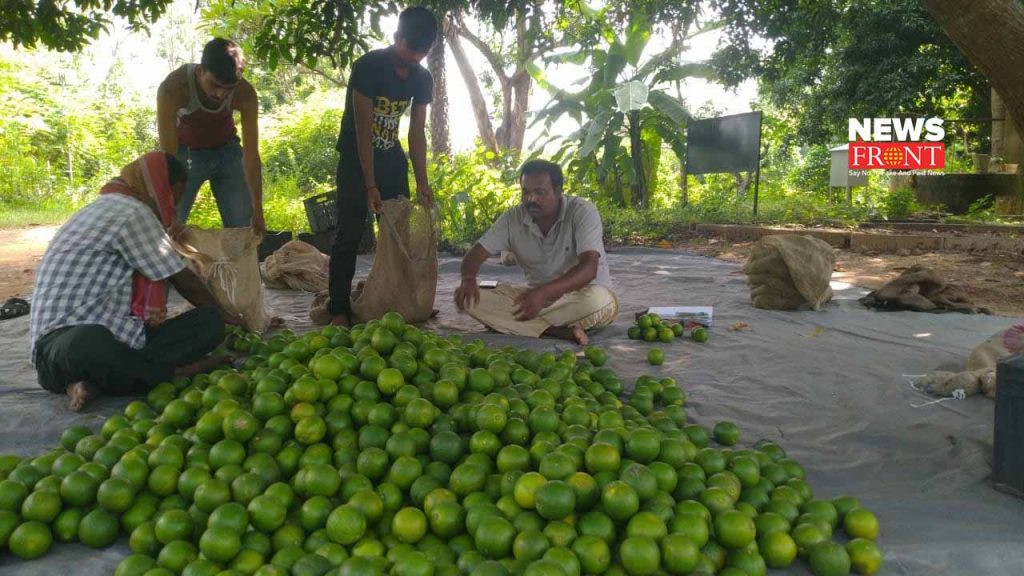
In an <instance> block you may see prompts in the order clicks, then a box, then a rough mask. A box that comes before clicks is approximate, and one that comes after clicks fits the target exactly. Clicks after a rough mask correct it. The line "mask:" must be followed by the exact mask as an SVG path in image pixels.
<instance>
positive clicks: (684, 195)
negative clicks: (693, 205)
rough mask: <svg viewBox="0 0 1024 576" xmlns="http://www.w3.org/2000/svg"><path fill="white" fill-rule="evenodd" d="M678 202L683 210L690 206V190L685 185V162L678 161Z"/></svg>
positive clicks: (682, 160)
mask: <svg viewBox="0 0 1024 576" xmlns="http://www.w3.org/2000/svg"><path fill="white" fill-rule="evenodd" d="M679 192H680V198H679V202H680V205H681V206H682V207H683V208H686V207H687V206H689V204H690V188H689V187H688V186H687V185H686V160H684V159H682V158H680V159H679Z"/></svg>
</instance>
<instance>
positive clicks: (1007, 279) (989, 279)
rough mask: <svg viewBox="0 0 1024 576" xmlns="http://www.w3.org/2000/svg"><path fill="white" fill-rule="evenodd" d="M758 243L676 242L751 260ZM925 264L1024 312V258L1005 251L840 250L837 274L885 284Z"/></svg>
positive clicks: (986, 300) (986, 303) (986, 298)
mask: <svg viewBox="0 0 1024 576" xmlns="http://www.w3.org/2000/svg"><path fill="white" fill-rule="evenodd" d="M752 245H753V242H738V243H730V242H724V241H722V240H720V239H717V238H707V237H700V236H695V237H690V238H684V239H680V240H676V241H674V242H672V243H671V247H672V248H673V249H676V250H682V251H685V252H696V253H698V254H703V255H705V256H713V257H715V258H721V259H722V260H728V261H732V262H745V261H746V260H747V257H748V256H749V255H750V248H751V246H752ZM915 264H922V265H924V266H928V267H930V268H932V269H933V270H935V271H936V272H937V273H938V274H939V275H940V276H941V277H943V278H945V279H946V280H947V281H948V282H950V283H953V284H958V285H960V286H961V287H963V289H964V291H966V292H967V294H969V295H970V296H971V298H972V300H973V301H974V303H975V304H976V305H977V306H980V307H984V308H988V309H990V310H992V312H993V313H994V314H998V315H1002V316H1013V317H1024V258H1022V257H1021V256H1020V255H1018V254H1012V253H1003V252H984V253H966V252H925V253H922V254H920V255H906V256H900V255H896V254H870V253H869V254H861V253H858V252H854V251H852V250H838V252H837V260H836V270H835V272H834V273H833V274H832V279H833V280H836V281H840V282H846V283H849V284H854V285H857V286H863V287H865V288H879V287H881V286H882V285H883V284H885V283H886V282H888V281H890V280H892V279H893V278H895V277H897V276H899V275H900V273H902V272H903V271H904V270H906V269H907V268H910V267H911V266H913V265H915Z"/></svg>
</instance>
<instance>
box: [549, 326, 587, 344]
mask: <svg viewBox="0 0 1024 576" xmlns="http://www.w3.org/2000/svg"><path fill="white" fill-rule="evenodd" d="M541 336H550V337H552V338H561V339H562V340H568V341H570V342H575V343H576V344H579V345H580V346H586V345H587V344H588V343H589V342H590V337H588V336H587V331H586V330H584V329H583V327H582V326H580V325H579V324H574V325H572V326H552V327H550V328H548V329H547V330H545V331H544V333H543V334H541Z"/></svg>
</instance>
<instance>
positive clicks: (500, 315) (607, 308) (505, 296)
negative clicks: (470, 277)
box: [467, 284, 619, 338]
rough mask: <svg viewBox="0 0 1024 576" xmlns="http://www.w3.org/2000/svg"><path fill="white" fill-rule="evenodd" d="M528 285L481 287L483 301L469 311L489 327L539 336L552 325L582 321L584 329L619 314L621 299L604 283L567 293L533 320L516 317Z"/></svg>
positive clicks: (598, 325)
mask: <svg viewBox="0 0 1024 576" xmlns="http://www.w3.org/2000/svg"><path fill="white" fill-rule="evenodd" d="M527 290H529V288H526V287H525V286H511V285H509V284H499V285H498V286H497V287H496V288H494V289H490V290H481V291H480V302H479V303H478V304H477V305H475V306H473V307H471V308H470V309H469V310H467V312H468V313H469V315H470V316H472V317H473V318H475V319H477V320H478V321H480V322H481V323H483V324H484V325H485V326H487V327H488V328H491V329H492V330H495V331H497V332H501V333H502V334H514V335H516V336H530V337H532V338H538V337H540V335H541V334H543V333H544V331H545V330H547V329H548V328H551V327H553V326H572V325H574V324H579V325H580V326H581V327H583V329H584V330H589V329H591V328H601V327H604V326H607V325H609V324H611V323H612V322H614V321H615V317H616V316H618V314H619V301H618V299H616V297H615V294H614V293H613V292H612V291H611V290H609V289H607V288H605V287H604V286H594V285H591V286H587V287H586V288H583V289H582V290H577V291H576V292H570V293H568V294H564V295H563V296H562V297H561V298H559V299H558V300H555V301H554V302H553V303H552V304H551V305H550V306H548V307H547V308H544V309H543V310H541V311H540V314H539V315H538V316H537V317H536V318H534V319H533V320H527V321H525V322H520V321H518V320H516V319H515V308H516V304H515V299H516V297H517V296H519V295H520V294H522V293H523V292H526V291H527Z"/></svg>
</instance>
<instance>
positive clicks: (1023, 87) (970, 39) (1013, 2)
mask: <svg viewBox="0 0 1024 576" xmlns="http://www.w3.org/2000/svg"><path fill="white" fill-rule="evenodd" d="M923 4H924V6H925V8H927V9H928V12H930V13H931V15H932V17H933V18H935V21H936V22H937V23H938V25H939V27H940V28H941V29H942V31H943V32H945V33H946V35H947V36H949V38H950V39H951V40H952V41H953V43H954V44H956V45H957V47H958V48H960V51H961V52H963V53H964V56H966V57H967V59H968V60H970V61H971V63H972V64H974V65H975V66H977V67H978V68H979V69H980V70H981V72H982V74H984V75H985V78H988V81H989V82H990V83H991V84H992V88H993V89H995V90H996V91H997V92H999V95H1000V96H1002V98H1003V102H1004V104H1005V106H1006V112H1007V114H1009V116H1010V118H1012V119H1013V122H1014V125H1015V126H1016V128H1017V132H1019V133H1021V134H1024V65H1022V64H1024V43H1022V42H1021V38H1024V5H1022V4H1021V3H1020V1H1019V0H971V1H970V2H964V1H963V0H923Z"/></svg>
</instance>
